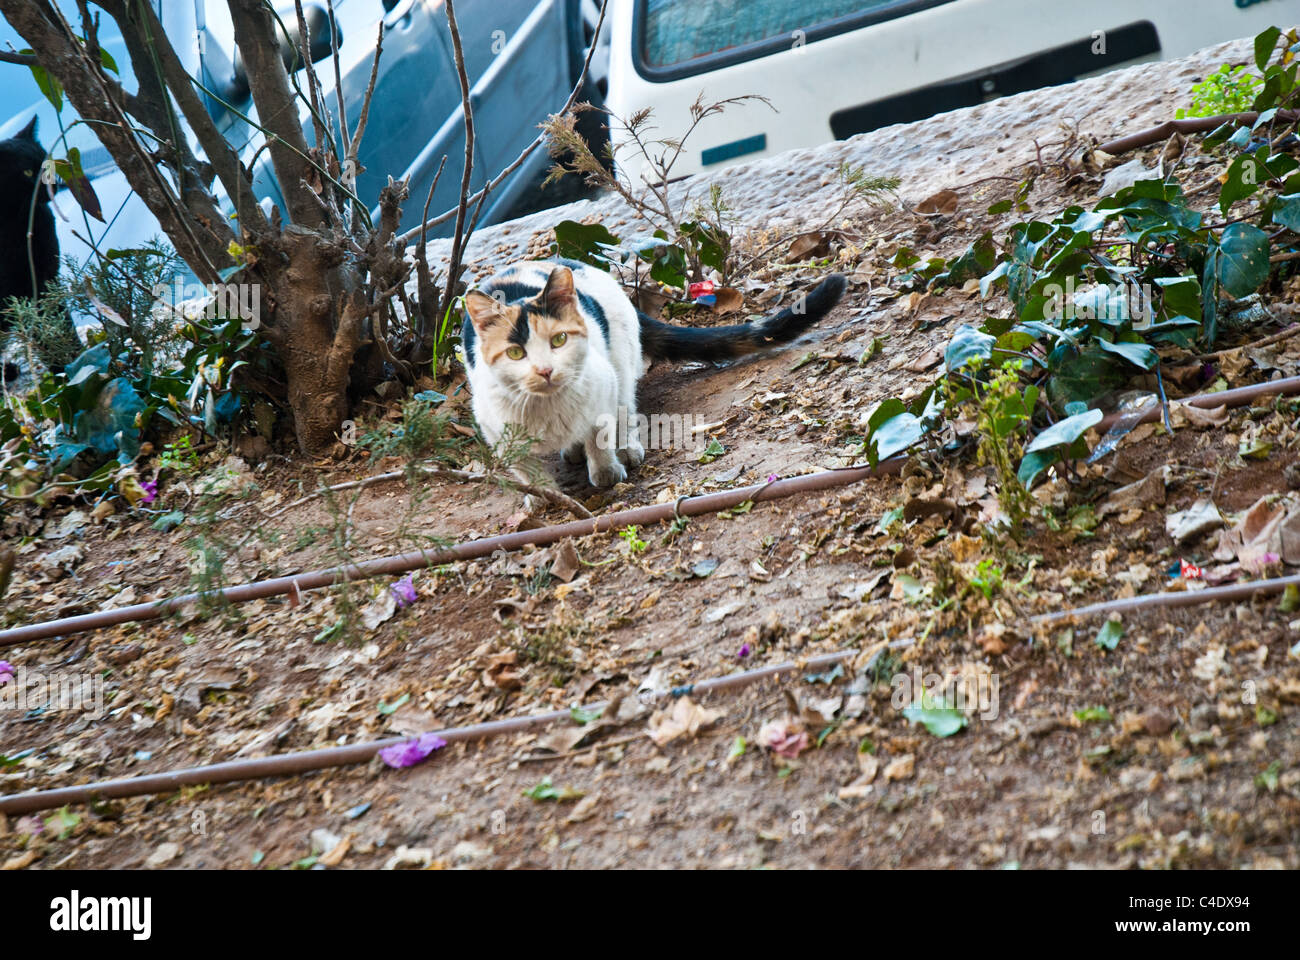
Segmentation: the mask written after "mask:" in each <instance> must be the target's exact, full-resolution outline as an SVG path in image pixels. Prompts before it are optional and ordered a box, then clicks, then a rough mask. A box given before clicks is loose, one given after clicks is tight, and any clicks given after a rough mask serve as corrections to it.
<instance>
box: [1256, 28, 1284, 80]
mask: <svg viewBox="0 0 1300 960" xmlns="http://www.w3.org/2000/svg"><path fill="white" fill-rule="evenodd" d="M1280 36H1282V31H1281V30H1279V29H1278V28H1277V27H1269V28H1268V29H1267V30H1265V31H1263V32H1262V33H1260V34H1259V35H1258V36H1256V37H1255V66H1257V67H1259V70H1260V72H1261V73H1263V72H1264V71H1265V70H1266V69H1268V61H1269V60H1270V59H1272V56H1273V50H1274V48H1276V47H1277V38H1278V37H1280Z"/></svg>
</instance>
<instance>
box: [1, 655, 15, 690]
mask: <svg viewBox="0 0 1300 960" xmlns="http://www.w3.org/2000/svg"><path fill="white" fill-rule="evenodd" d="M14 672H15V671H14V667H13V664H11V663H10V662H9V661H8V660H0V687H3V686H4V685H5V684H6V683H8V682H9V681H10V680H12V679H13V678H14Z"/></svg>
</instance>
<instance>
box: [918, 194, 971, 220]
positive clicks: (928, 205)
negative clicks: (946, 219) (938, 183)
mask: <svg viewBox="0 0 1300 960" xmlns="http://www.w3.org/2000/svg"><path fill="white" fill-rule="evenodd" d="M960 200H961V198H960V197H959V196H958V195H957V191H955V190H940V191H939V192H938V193H932V194H930V196H928V197H926V198H925V199H924V200H922V201H921V202H920V203H918V204H917V205H916V212H917V213H942V214H946V215H949V216H951V215H952V214H954V213H956V212H957V204H958V202H959V201H960Z"/></svg>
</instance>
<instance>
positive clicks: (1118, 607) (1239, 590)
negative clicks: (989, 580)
mask: <svg viewBox="0 0 1300 960" xmlns="http://www.w3.org/2000/svg"><path fill="white" fill-rule="evenodd" d="M1290 586H1297V587H1300V574H1293V575H1292V576H1289V577H1273V578H1272V579H1269V580H1251V581H1248V582H1246V583H1232V584H1228V585H1227V586H1225V587H1206V588H1205V589H1204V590H1171V591H1167V592H1165V593H1148V594H1146V595H1144V596H1141V597H1125V598H1124V599H1123V600H1107V601H1105V602H1104V603H1093V604H1090V605H1088V606H1086V607H1078V608H1076V609H1074V610H1055V611H1053V612H1051V613H1040V614H1039V615H1038V616H1036V617H1030V618H1029V622H1030V623H1031V624H1043V623H1058V622H1060V621H1061V620H1068V619H1070V618H1072V617H1092V616H1096V615H1097V614H1103V613H1104V614H1111V613H1115V614H1120V613H1132V612H1134V611H1140V610H1148V609H1150V608H1151V607H1192V606H1196V605H1197V604H1201V603H1214V602H1217V601H1230V600H1249V599H1250V598H1251V597H1255V596H1258V595H1260V594H1264V595H1267V594H1272V593H1281V592H1282V591H1283V590H1285V589H1286V588H1287V587H1290Z"/></svg>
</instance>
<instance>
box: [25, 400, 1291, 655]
mask: <svg viewBox="0 0 1300 960" xmlns="http://www.w3.org/2000/svg"><path fill="white" fill-rule="evenodd" d="M1295 393H1300V377H1286V378H1284V379H1281V380H1270V381H1268V382H1267V383H1257V384H1254V385H1252V386H1249V387H1239V388H1237V389H1235V390H1223V391H1220V392H1218V393H1201V394H1195V395H1194V396H1191V397H1187V398H1185V399H1183V400H1181V401H1179V402H1180V403H1185V404H1187V405H1189V406H1194V407H1202V408H1213V407H1221V406H1228V407H1240V406H1244V405H1245V404H1248V403H1250V402H1251V401H1252V400H1255V399H1257V398H1259V397H1264V396H1273V395H1277V394H1295ZM1129 416H1132V414H1131V413H1128V414H1125V413H1112V414H1110V415H1109V416H1107V417H1104V418H1102V420H1101V421H1100V422H1099V423H1098V424H1097V429H1099V430H1102V431H1105V430H1106V429H1108V428H1109V427H1110V426H1111V425H1112V424H1114V423H1115V422H1116V421H1118V420H1121V419H1123V418H1125V417H1129ZM1159 417H1160V406H1159V405H1155V406H1153V407H1152V408H1151V409H1150V410H1147V411H1146V412H1144V413H1143V414H1141V416H1139V417H1138V419H1137V420H1136V421H1134V424H1133V425H1134V426H1136V425H1137V424H1139V423H1146V422H1148V421H1151V420H1156V419H1158V418H1159ZM903 463H904V458H903V457H894V458H892V459H890V460H883V461H881V462H880V463H879V464H878V465H877V466H876V467H875V468H874V469H873V468H871V467H844V468H841V469H837V470H826V471H823V472H821V473H810V474H805V475H804V476H800V477H791V478H789V479H787V480H774V481H770V482H768V483H758V484H754V485H752V486H748V487H741V488H739V489H736V490H726V491H722V492H720V493H709V494H705V495H703V496H699V497H689V498H684V499H681V500H678V501H677V502H675V503H662V504H655V505H652V506H646V507H634V508H633V509H630V510H621V511H619V512H618V513H611V514H606V515H604V516H601V517H596V518H595V519H593V520H574V521H571V522H569V523H561V524H556V525H554V526H549V527H541V528H539V529H536V530H522V531H519V532H518V533H507V534H502V535H500V536H496V537H485V538H483V539H479V540H471V541H470V542H469V543H461V544H457V545H455V546H452V547H448V548H446V549H443V550H425V551H416V552H414V553H403V554H399V555H397V556H394V557H381V558H379V559H377V560H367V561H365V562H363V563H356V564H349V565H346V566H341V567H329V568H327V569H324V570H313V571H310V572H308V573H299V574H294V575H291V576H286V577H276V578H274V579H271V580H260V581H256V582H254V583H247V584H241V585H240V586H235V587H226V588H224V589H222V590H213V591H209V592H207V593H190V594H186V595H184V596H180V597H172V598H170V599H166V600H158V601H154V602H152V603H138V604H135V605H133V606H130V607H121V608H119V609H116V610H101V611H99V612H98V613H87V614H82V615H80V616H76V617H67V618H65V619H62V620H51V621H49V622H47V623H36V624H29V625H27V626H23V627H12V628H10V629H8V630H0V647H5V646H10V645H12V644H16V643H26V642H30V641H33V640H47V639H49V638H50V637H60V636H67V635H69V634H73V633H81V632H83V631H86V630H98V629H100V628H102V627H111V626H116V625H117V624H120V623H129V622H132V621H141V620H154V619H158V618H160V617H164V616H167V615H168V614H169V613H172V612H174V611H177V610H180V609H182V608H183V607H184V606H185V605H187V604H190V603H195V602H198V601H200V600H205V599H206V600H220V601H224V602H226V603H243V602H245V601H248V600H259V599H263V598H265V597H275V596H282V595H284V594H290V593H295V594H296V593H297V592H298V591H300V590H314V589H317V588H319V587H328V586H332V585H333V584H336V583H341V582H344V581H348V580H364V579H367V578H370V577H378V576H389V575H393V574H399V573H407V572H409V571H411V570H417V569H419V568H420V567H428V566H434V565H439V564H445V563H455V562H457V561H462V560H475V559H478V558H480V557H487V556H491V555H492V554H493V553H495V552H496V551H498V550H506V551H509V550H519V549H522V548H523V547H525V546H529V545H532V546H547V545H549V544H552V543H556V542H558V541H560V540H563V539H564V538H566V537H585V536H589V535H591V534H595V533H604V532H606V531H609V530H612V529H615V528H617V527H626V526H629V525H637V526H641V525H648V524H652V523H661V522H663V521H666V520H671V519H675V518H676V517H679V516H680V517H691V516H698V515H700V514H703V513H716V512H718V511H720V510H727V509H729V508H731V507H734V506H736V505H738V504H741V503H744V502H745V501H746V500H753V501H755V502H763V501H767V500H778V499H781V498H783V497H789V496H793V495H795V494H797V493H812V492H816V491H818V490H826V489H830V488H832V487H840V486H846V485H848V484H851V483H857V482H859V481H861V480H866V479H868V478H871V477H881V476H887V475H891V474H895V473H898V472H899V471H900V470H901V469H902V465H903Z"/></svg>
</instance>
